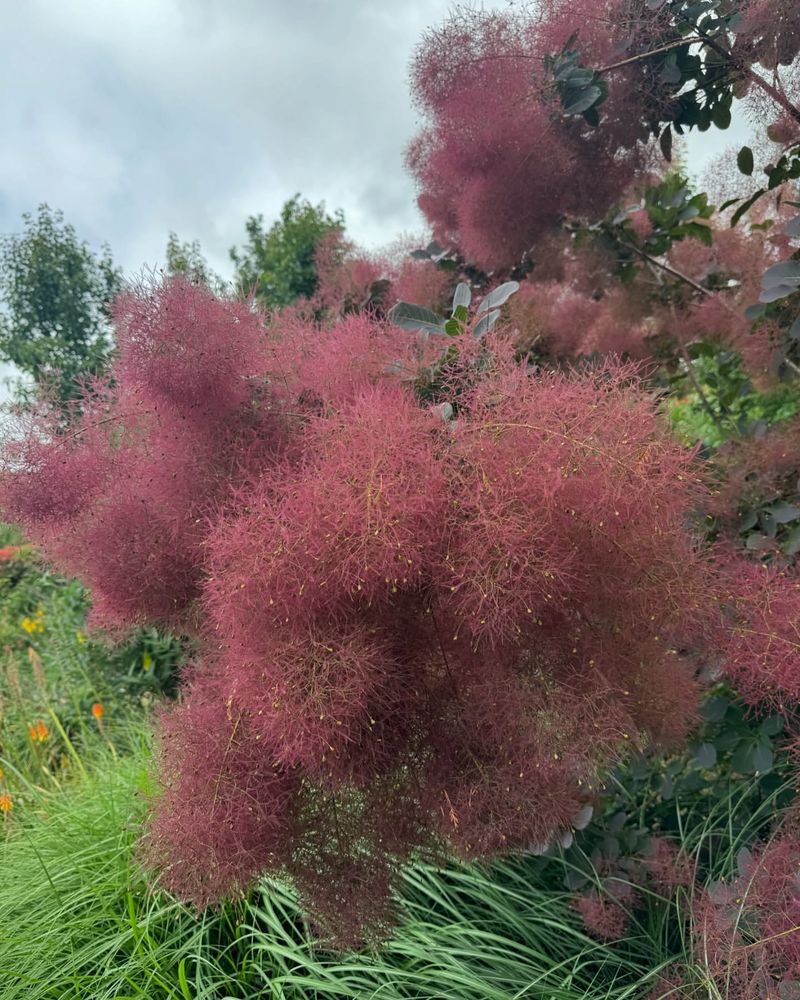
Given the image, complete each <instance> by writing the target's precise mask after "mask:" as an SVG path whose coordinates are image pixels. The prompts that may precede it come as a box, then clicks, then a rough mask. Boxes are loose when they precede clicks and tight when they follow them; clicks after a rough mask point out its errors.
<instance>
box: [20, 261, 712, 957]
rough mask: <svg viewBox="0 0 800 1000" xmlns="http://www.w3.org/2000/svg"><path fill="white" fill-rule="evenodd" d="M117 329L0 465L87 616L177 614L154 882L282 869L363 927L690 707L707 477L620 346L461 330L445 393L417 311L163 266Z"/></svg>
mask: <svg viewBox="0 0 800 1000" xmlns="http://www.w3.org/2000/svg"><path fill="white" fill-rule="evenodd" d="M119 330H120V359H119V361H118V362H117V365H116V368H115V370H114V372H113V381H111V382H110V383H109V384H107V385H104V386H98V387H96V389H95V391H94V392H93V393H92V394H90V395H89V396H88V397H87V399H86V400H85V401H84V403H83V404H82V408H81V411H80V412H79V413H76V414H75V417H74V421H73V425H71V426H70V427H69V428H67V429H65V428H64V427H63V426H62V425H56V424H55V423H53V422H49V423H48V419H47V415H46V414H35V415H34V416H33V418H32V421H31V423H30V426H29V427H28V428H27V431H26V433H25V434H24V435H23V436H21V437H19V438H17V439H16V440H15V442H14V443H12V444H10V445H9V446H8V449H7V454H6V466H5V471H4V472H3V473H2V476H1V477H0V490H2V502H3V506H4V508H5V511H6V514H7V516H13V517H15V518H17V519H19V520H20V521H21V522H22V523H23V524H24V525H25V528H26V530H27V531H28V533H29V534H30V536H31V537H32V538H33V539H34V540H35V541H36V542H37V543H38V544H40V545H41V546H42V549H43V551H44V552H45V553H46V554H47V555H48V556H49V557H51V558H52V559H53V560H54V561H55V562H56V563H57V565H59V566H60V567H63V568H65V569H67V570H68V571H70V572H77V573H78V574H80V575H82V577H83V578H84V579H85V580H86V581H87V583H88V584H89V585H90V586H91V587H92V589H93V592H94V596H95V601H96V605H97V608H98V611H99V612H100V613H101V614H102V615H103V617H104V618H105V619H106V620H110V621H115V622H118V623H121V624H133V623H138V622H141V621H158V622H170V623H174V624H178V625H180V627H182V628H183V629H185V630H187V631H190V632H191V633H192V634H193V635H194V636H195V639H196V644H197V647H198V656H197V661H196V662H195V663H194V665H193V666H192V667H191V668H189V669H188V670H187V671H186V687H185V689H184V696H183V701H182V703H181V704H180V705H178V706H177V707H175V708H172V709H167V710H165V711H164V712H163V714H162V717H161V720H160V724H159V731H160V747H161V749H160V759H161V773H162V781H163V785H164V792H163V795H162V797H161V799H160V802H159V803H158V805H157V807H156V810H155V815H154V818H153V821H152V824H151V827H150V834H149V839H148V848H147V853H148V857H149V859H150V862H151V864H154V865H155V866H157V867H158V868H159V869H160V871H161V879H162V882H163V884H164V885H166V886H167V887H169V888H170V889H172V890H174V891H176V892H177V893H179V894H180V895H181V896H183V897H185V898H188V899H192V900H194V901H195V902H196V903H198V904H199V905H204V904H206V903H209V902H212V901H214V900H217V899H219V898H220V897H221V896H223V895H225V894H231V893H237V892H240V891H243V890H244V888H245V887H246V886H248V885H249V884H251V883H252V881H253V880H254V878H255V877H256V876H257V875H258V874H259V873H261V872H271V873H273V874H275V875H279V876H288V877H289V878H291V879H292V880H293V882H294V883H295V884H296V885H297V887H298V888H299V890H300V892H301V894H302V897H303V899H304V900H305V901H306V904H307V905H308V907H309V909H310V910H311V911H312V913H313V914H314V916H315V918H316V919H317V921H318V923H319V925H320V927H321V928H322V930H323V931H324V933H325V934H327V935H328V936H329V937H332V938H334V939H335V940H336V941H338V942H339V943H340V944H347V943H353V942H355V941H357V940H360V939H361V937H362V936H363V934H364V933H379V932H380V929H382V928H385V927H386V926H387V922H388V921H389V920H390V918H391V905H390V901H391V891H390V890H391V887H392V885H393V884H394V882H395V880H396V877H397V872H398V869H399V866H400V865H401V864H402V863H403V862H404V861H405V860H406V859H407V858H409V857H410V856H412V855H413V856H419V855H420V854H421V853H422V854H424V853H429V854H431V855H434V856H440V855H441V854H442V853H443V852H445V851H449V850H452V849H455V850H456V851H458V852H460V853H461V854H462V855H463V856H465V857H468V858H474V857H483V856H487V855H491V854H493V853H495V852H498V851H505V850H511V849H515V848H525V847H528V846H529V845H531V844H538V843H542V842H546V841H547V840H548V838H549V837H550V836H551V835H552V834H553V832H554V831H556V830H558V829H563V828H566V827H568V826H569V824H570V822H571V821H572V819H573V818H574V817H575V815H576V814H577V813H578V812H579V811H580V809H581V808H582V806H583V804H584V803H585V801H586V797H587V795H591V792H592V789H593V787H595V784H596V782H597V780H598V774H599V772H600V771H601V770H602V768H603V767H604V766H605V765H607V763H608V762H609V761H610V760H612V759H616V758H617V757H618V756H619V755H620V754H624V753H625V751H626V748H628V747H633V746H638V747H642V746H644V745H647V744H651V743H654V742H656V743H664V744H668V743H674V742H676V741H679V740H681V739H682V738H683V737H684V736H685V735H686V733H687V730H688V728H689V727H690V726H691V724H692V721H693V719H694V717H695V709H696V698H697V684H696V681H695V679H694V674H695V664H696V659H695V654H698V653H699V651H700V650H701V648H702V644H703V641H704V640H705V638H706V637H707V636H709V635H711V636H712V637H716V635H717V623H716V617H715V615H716V612H715V606H714V602H713V600H712V599H711V591H712V590H713V581H711V579H710V577H709V565H708V560H707V558H706V557H705V556H704V555H703V554H702V552H701V551H700V550H699V548H698V547H697V545H696V542H695V539H694V538H693V536H692V534H691V533H690V531H689V530H688V527H687V525H688V523H689V520H690V516H691V512H692V510H693V509H694V507H695V505H696V503H697V501H698V498H699V497H700V496H701V495H702V494H703V487H702V485H701V483H700V481H699V478H698V473H697V469H696V466H695V461H694V458H693V456H692V455H691V454H688V453H686V452H685V451H683V450H682V449H681V448H680V447H679V446H678V445H676V444H675V443H674V442H673V441H672V440H671V439H670V437H669V435H668V433H667V432H666V430H665V429H664V428H663V427H662V425H661V424H660V422H659V418H658V417H657V415H656V413H655V409H654V407H653V401H652V400H651V398H650V397H649V395H648V394H647V393H646V392H645V391H644V389H643V388H642V387H641V386H640V384H639V383H638V382H637V380H636V375H635V372H633V371H632V370H630V369H625V368H621V369H620V368H613V367H608V368H603V369H597V370H595V371H592V372H590V373H587V374H584V375H570V374H557V373H551V374H544V373H542V372H538V371H536V370H535V369H529V368H524V367H522V366H520V365H519V364H518V363H517V362H516V361H515V359H514V351H513V348H512V346H511V345H510V344H509V343H506V342H505V341H504V340H503V339H502V338H500V337H495V338H494V339H492V340H490V341H489V342H486V343H478V342H476V341H474V340H473V339H472V338H469V337H466V338H462V339H458V340H452V341H449V342H448V343H450V344H453V345H454V346H455V347H457V349H458V350H457V354H456V356H455V357H454V359H453V360H451V361H450V363H449V364H447V365H445V367H444V368H443V369H442V371H441V387H440V390H439V391H440V395H441V398H442V399H443V400H447V401H450V402H451V405H452V406H453V408H454V419H449V420H447V421H445V420H443V419H442V412H441V410H440V409H436V408H426V406H425V405H423V404H421V402H420V401H419V400H418V399H417V398H416V396H415V393H414V391H413V385H412V384H411V383H410V382H409V379H410V378H411V376H412V374H413V371H414V367H415V365H416V366H419V364H420V363H423V362H425V360H426V358H425V356H424V351H423V350H422V348H421V347H420V345H419V344H418V342H417V338H416V337H415V336H414V335H413V334H410V333H407V332H405V331H403V330H400V329H398V328H393V327H387V326H384V325H382V324H380V323H377V322H375V321H374V320H372V319H370V318H369V317H368V316H361V315H354V316H349V317H347V318H346V319H345V320H344V321H342V322H341V323H339V324H337V325H336V326H335V327H333V328H332V329H327V330H326V329H320V328H319V327H318V326H315V325H314V324H313V323H309V322H308V321H306V320H303V319H302V318H301V316H300V315H299V314H297V313H291V312H289V313H287V314H286V316H284V317H277V318H273V320H272V321H271V323H270V325H269V326H268V327H265V326H264V325H263V324H262V322H261V320H260V318H259V317H258V316H257V315H256V314H255V313H254V312H252V310H251V309H250V307H249V306H248V305H246V304H243V305H231V304H230V303H221V302H218V301H216V300H215V299H214V298H213V297H212V296H211V295H210V294H209V293H208V292H206V291H204V290H202V289H200V288H197V287H196V286H191V285H189V284H186V283H183V282H181V281H177V280H176V281H170V282H168V283H167V284H165V285H164V286H162V287H159V288H156V289H154V290H152V291H150V292H147V293H145V292H141V293H139V294H138V295H136V296H131V297H129V298H128V299H127V301H126V302H125V304H124V306H123V307H122V312H121V314H120V325H119ZM426 349H430V350H433V349H434V348H432V347H431V345H430V344H429V345H428V346H427V348H426ZM678 650H680V651H681V653H680V654H679V653H678V652H677V651H678Z"/></svg>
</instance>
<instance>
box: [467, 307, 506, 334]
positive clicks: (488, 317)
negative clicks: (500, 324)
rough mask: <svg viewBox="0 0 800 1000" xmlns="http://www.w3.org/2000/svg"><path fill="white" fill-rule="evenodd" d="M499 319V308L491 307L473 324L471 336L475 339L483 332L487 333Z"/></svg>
mask: <svg viewBox="0 0 800 1000" xmlns="http://www.w3.org/2000/svg"><path fill="white" fill-rule="evenodd" d="M498 319H500V310H499V309H493V310H492V311H491V312H489V313H486V314H485V315H484V316H482V317H481V318H480V319H479V320H478V322H477V323H476V324H475V326H474V327H473V328H472V336H473V337H475V338H476V339H478V338H480V337H482V336H483V335H484V334H485V333H488V332H489V331H490V330H491V329H492V328H493V327H494V325H495V323H496V322H497V321H498Z"/></svg>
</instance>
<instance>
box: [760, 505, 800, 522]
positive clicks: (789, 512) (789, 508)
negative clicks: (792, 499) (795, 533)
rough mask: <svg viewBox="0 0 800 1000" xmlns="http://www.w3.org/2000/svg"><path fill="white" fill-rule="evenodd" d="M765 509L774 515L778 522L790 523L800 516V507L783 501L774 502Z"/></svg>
mask: <svg viewBox="0 0 800 1000" xmlns="http://www.w3.org/2000/svg"><path fill="white" fill-rule="evenodd" d="M765 509H766V510H767V511H768V512H769V514H771V515H772V518H773V519H774V521H775V522H776V524H790V523H791V522H792V521H796V520H797V519H798V518H800V507H795V506H793V504H790V503H784V502H783V501H781V502H780V503H774V504H772V505H771V506H769V507H767V508H765Z"/></svg>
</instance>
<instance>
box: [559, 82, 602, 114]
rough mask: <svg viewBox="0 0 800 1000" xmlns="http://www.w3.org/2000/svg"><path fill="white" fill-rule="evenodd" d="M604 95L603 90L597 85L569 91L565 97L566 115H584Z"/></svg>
mask: <svg viewBox="0 0 800 1000" xmlns="http://www.w3.org/2000/svg"><path fill="white" fill-rule="evenodd" d="M602 96H603V92H602V90H601V89H600V88H599V87H598V86H595V85H592V86H590V87H583V88H581V89H580V90H578V91H576V92H575V93H572V92H569V93H568V94H567V95H566V96H565V98H564V114H565V115H582V114H583V112H584V111H588V109H589V108H591V106H592V105H593V104H595V103H596V102H597V101H599V100H600V98H601V97H602Z"/></svg>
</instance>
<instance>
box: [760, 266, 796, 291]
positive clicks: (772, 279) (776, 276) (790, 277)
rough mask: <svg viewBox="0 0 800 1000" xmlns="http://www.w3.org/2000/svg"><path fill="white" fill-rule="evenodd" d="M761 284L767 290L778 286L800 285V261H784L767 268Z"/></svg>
mask: <svg viewBox="0 0 800 1000" xmlns="http://www.w3.org/2000/svg"><path fill="white" fill-rule="evenodd" d="M761 284H762V286H763V287H764V288H765V289H766V288H774V287H775V286H777V285H791V284H796V285H800V260H784V261H781V263H780V264H773V265H772V267H769V268H767V270H766V271H765V272H764V274H763V275H762V277H761Z"/></svg>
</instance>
